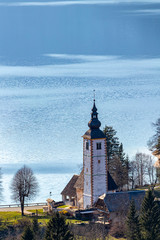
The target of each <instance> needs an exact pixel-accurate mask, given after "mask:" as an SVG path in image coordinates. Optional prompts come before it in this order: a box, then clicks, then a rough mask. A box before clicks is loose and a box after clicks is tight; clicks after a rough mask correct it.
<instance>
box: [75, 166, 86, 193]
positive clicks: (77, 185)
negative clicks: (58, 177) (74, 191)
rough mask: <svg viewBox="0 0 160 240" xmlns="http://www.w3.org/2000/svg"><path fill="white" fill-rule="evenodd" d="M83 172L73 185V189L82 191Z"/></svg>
mask: <svg viewBox="0 0 160 240" xmlns="http://www.w3.org/2000/svg"><path fill="white" fill-rule="evenodd" d="M83 179H84V170H82V171H81V173H80V175H79V177H78V179H77V181H76V183H75V184H74V187H75V188H80V189H82V190H83V184H84V180H83Z"/></svg>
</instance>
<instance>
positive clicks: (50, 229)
mask: <svg viewBox="0 0 160 240" xmlns="http://www.w3.org/2000/svg"><path fill="white" fill-rule="evenodd" d="M45 239H46V240H73V235H72V234H71V232H70V230H69V226H68V224H66V221H65V218H64V217H63V216H62V215H60V214H59V213H58V212H57V213H55V214H54V215H53V216H52V218H51V219H50V221H49V222H48V224H47V229H46V236H45Z"/></svg>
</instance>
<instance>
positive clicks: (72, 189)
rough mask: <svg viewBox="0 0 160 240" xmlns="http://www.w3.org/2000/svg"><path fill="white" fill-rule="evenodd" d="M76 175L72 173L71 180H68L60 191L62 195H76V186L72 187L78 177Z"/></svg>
mask: <svg viewBox="0 0 160 240" xmlns="http://www.w3.org/2000/svg"><path fill="white" fill-rule="evenodd" d="M78 177H79V176H78V175H73V177H72V178H71V180H70V181H69V182H68V184H67V185H66V186H65V188H64V189H63V191H62V192H61V194H62V195H66V196H70V197H75V196H76V188H75V187H74V184H75V183H76V181H77V179H78Z"/></svg>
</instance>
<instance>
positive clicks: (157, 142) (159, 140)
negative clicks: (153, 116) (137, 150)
mask: <svg viewBox="0 0 160 240" xmlns="http://www.w3.org/2000/svg"><path fill="white" fill-rule="evenodd" d="M153 127H154V128H155V134H154V135H153V136H152V137H151V138H150V140H149V141H148V147H149V149H150V150H151V151H152V153H153V155H155V156H158V155H160V118H158V119H157V121H156V123H153Z"/></svg>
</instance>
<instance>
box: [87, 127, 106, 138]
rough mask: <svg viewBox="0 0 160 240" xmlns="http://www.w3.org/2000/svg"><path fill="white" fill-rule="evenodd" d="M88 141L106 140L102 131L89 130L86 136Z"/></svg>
mask: <svg viewBox="0 0 160 240" xmlns="http://www.w3.org/2000/svg"><path fill="white" fill-rule="evenodd" d="M83 137H84V138H87V139H97V138H106V136H105V135H104V133H103V132H102V131H101V130H100V129H89V130H88V131H87V132H86V133H85V134H84V135H83Z"/></svg>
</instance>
